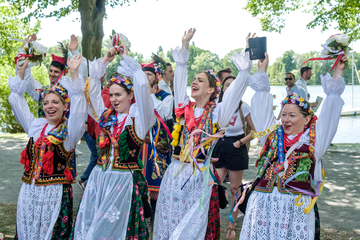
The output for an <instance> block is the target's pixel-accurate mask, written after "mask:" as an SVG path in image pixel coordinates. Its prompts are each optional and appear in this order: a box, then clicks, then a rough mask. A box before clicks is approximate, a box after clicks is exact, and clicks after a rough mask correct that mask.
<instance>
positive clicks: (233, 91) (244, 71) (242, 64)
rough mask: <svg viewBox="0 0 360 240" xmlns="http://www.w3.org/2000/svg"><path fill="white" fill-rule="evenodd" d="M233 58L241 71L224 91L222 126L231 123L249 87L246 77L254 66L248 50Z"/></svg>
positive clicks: (220, 118)
mask: <svg viewBox="0 0 360 240" xmlns="http://www.w3.org/2000/svg"><path fill="white" fill-rule="evenodd" d="M232 60H233V62H234V64H235V65H236V67H237V68H238V69H239V70H240V72H239V74H238V75H237V77H236V79H235V80H234V82H233V83H232V84H231V85H230V87H229V88H228V89H227V90H226V91H225V93H224V97H223V101H222V104H221V110H220V116H219V126H220V127H225V126H226V125H227V124H228V123H229V121H230V119H231V117H232V116H233V114H234V112H235V111H236V109H238V107H239V104H238V103H240V100H241V98H242V96H243V95H244V93H245V90H246V87H247V81H246V79H247V77H248V76H249V75H250V70H251V66H252V63H251V60H250V58H249V53H248V52H246V53H245V52H242V53H241V54H238V53H237V54H235V55H234V56H233V57H232Z"/></svg>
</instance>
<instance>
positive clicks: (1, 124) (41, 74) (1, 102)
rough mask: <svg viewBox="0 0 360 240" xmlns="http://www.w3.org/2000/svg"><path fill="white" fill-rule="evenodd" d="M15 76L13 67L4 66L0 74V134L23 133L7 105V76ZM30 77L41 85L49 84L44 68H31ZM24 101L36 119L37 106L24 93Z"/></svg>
mask: <svg viewBox="0 0 360 240" xmlns="http://www.w3.org/2000/svg"><path fill="white" fill-rule="evenodd" d="M10 74H12V75H13V76H15V69H14V67H13V66H10V65H4V66H2V69H1V72H0V96H1V97H0V132H2V133H19V132H24V129H23V128H22V126H21V125H20V124H19V123H18V122H17V120H16V119H15V116H14V114H13V112H12V110H11V106H10V103H9V100H8V99H9V95H10V88H9V85H8V80H9V75H10ZM32 76H33V77H34V79H35V80H37V81H39V82H40V83H41V84H42V85H48V84H49V77H48V70H47V69H46V68H45V66H43V65H42V66H41V67H33V68H32ZM24 95H25V99H26V101H27V103H28V104H29V107H30V111H31V112H32V113H33V114H34V116H35V117H37V110H38V104H37V102H34V100H32V98H31V97H30V96H29V95H28V94H27V93H25V94H24Z"/></svg>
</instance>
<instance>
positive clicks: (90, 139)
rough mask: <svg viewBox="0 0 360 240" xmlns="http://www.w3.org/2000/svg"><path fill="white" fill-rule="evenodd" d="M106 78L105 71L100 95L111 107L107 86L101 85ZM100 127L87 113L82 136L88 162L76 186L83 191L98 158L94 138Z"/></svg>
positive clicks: (101, 80)
mask: <svg viewBox="0 0 360 240" xmlns="http://www.w3.org/2000/svg"><path fill="white" fill-rule="evenodd" d="M105 80H106V73H105V74H104V76H102V78H101V79H100V82H101V88H102V90H101V97H102V98H103V101H104V104H105V107H106V108H110V107H111V103H110V96H109V88H108V87H107V86H105V87H103V85H104V83H105ZM100 131H101V128H100V126H99V123H97V122H96V121H95V120H94V119H93V118H92V117H91V116H90V115H88V118H87V121H86V122H85V133H84V135H83V138H84V139H85V141H86V144H87V146H88V148H89V150H90V152H91V155H90V162H89V165H88V166H87V168H86V170H85V172H84V173H83V175H81V177H80V180H79V181H78V182H77V184H78V186H79V187H80V189H81V190H82V191H84V189H85V187H86V182H87V180H88V179H89V176H90V173H91V171H92V170H93V168H94V167H95V166H96V162H97V160H98V158H99V154H98V152H97V148H96V139H97V138H98V136H99V134H100Z"/></svg>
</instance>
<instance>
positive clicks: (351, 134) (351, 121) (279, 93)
mask: <svg viewBox="0 0 360 240" xmlns="http://www.w3.org/2000/svg"><path fill="white" fill-rule="evenodd" d="M307 88H308V92H309V93H310V102H315V100H316V97H317V96H320V97H323V98H324V99H325V97H326V95H325V93H324V91H323V88H322V86H308V87H307ZM187 92H188V94H190V87H188V88H187ZM284 92H285V86H271V89H270V93H271V94H275V95H276V99H275V100H274V105H280V102H281V100H282V98H283V95H284ZM254 93H255V92H254V91H253V90H252V89H251V88H250V87H249V86H248V87H247V90H246V92H245V94H244V96H243V101H244V102H246V103H248V104H249V105H251V98H252V96H253V95H254ZM341 97H342V99H343V100H344V102H345V104H344V108H350V107H352V86H351V85H346V86H345V91H344V93H343V94H342V96H341ZM321 107H322V106H320V107H319V109H318V110H317V112H316V114H319V113H320V111H321ZM354 107H355V108H360V86H354ZM279 111H280V107H277V108H276V110H275V111H274V113H275V116H278V114H279ZM319 117H320V116H319ZM333 143H360V115H359V116H350V117H341V118H340V122H339V126H338V130H337V132H336V135H335V137H334V140H333Z"/></svg>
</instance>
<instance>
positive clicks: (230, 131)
mask: <svg viewBox="0 0 360 240" xmlns="http://www.w3.org/2000/svg"><path fill="white" fill-rule="evenodd" d="M241 111H242V113H243V116H244V118H245V117H246V116H247V115H249V114H250V106H249V105H248V104H247V103H245V102H243V103H242V104H241ZM245 123H246V119H245ZM241 134H244V130H243V124H242V121H241V117H240V113H239V110H237V111H236V112H235V113H234V114H233V116H232V117H231V119H230V121H229V127H228V128H227V129H226V131H225V136H226V137H234V136H238V135H241Z"/></svg>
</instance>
